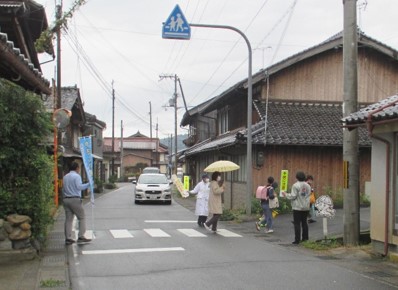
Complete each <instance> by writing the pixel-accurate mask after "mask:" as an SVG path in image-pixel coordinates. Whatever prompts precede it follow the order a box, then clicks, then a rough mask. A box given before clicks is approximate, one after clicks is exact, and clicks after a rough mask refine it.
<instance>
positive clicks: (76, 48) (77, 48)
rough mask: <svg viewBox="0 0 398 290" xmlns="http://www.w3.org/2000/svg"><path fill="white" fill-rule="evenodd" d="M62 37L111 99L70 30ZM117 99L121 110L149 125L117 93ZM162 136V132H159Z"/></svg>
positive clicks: (101, 78) (96, 71)
mask: <svg viewBox="0 0 398 290" xmlns="http://www.w3.org/2000/svg"><path fill="white" fill-rule="evenodd" d="M63 32H64V33H63V35H64V36H65V39H66V40H67V42H68V44H69V46H70V47H71V48H72V50H73V51H74V52H75V54H79V55H80V57H81V60H82V63H83V65H84V66H85V67H86V68H87V69H88V71H89V73H90V74H91V75H92V76H93V77H94V79H95V80H96V82H97V83H98V84H99V85H100V87H101V88H102V89H103V90H104V92H105V93H106V95H107V96H108V97H109V98H110V99H112V96H111V95H112V88H110V87H109V84H108V83H107V82H106V81H105V80H104V78H103V77H102V75H101V73H100V72H99V71H98V69H97V68H96V67H95V65H94V64H93V63H92V61H91V59H90V58H89V56H88V55H87V53H86V52H85V51H84V49H83V47H82V46H81V45H80V43H79V42H77V39H76V38H74V36H72V33H71V31H70V30H67V31H66V30H64V31H63ZM117 96H118V98H116V102H117V103H119V104H120V105H121V106H122V108H124V109H125V110H127V111H128V112H129V113H132V114H133V115H134V116H136V117H137V119H138V120H140V121H142V122H144V123H145V124H147V125H149V124H150V123H149V122H148V121H147V120H146V119H145V117H143V116H141V115H140V114H138V113H137V112H136V111H135V110H134V109H132V108H131V107H130V106H129V105H128V104H127V103H126V102H125V100H124V98H123V97H122V96H121V95H120V94H119V93H117ZM159 131H161V132H162V133H163V134H164V132H163V130H159Z"/></svg>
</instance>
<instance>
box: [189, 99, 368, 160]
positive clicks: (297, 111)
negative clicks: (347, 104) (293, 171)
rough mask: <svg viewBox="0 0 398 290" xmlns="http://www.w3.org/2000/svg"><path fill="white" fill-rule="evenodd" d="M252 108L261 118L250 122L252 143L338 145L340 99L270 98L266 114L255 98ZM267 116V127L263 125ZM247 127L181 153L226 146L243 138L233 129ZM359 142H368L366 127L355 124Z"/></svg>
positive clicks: (340, 128) (341, 140) (340, 114)
mask: <svg viewBox="0 0 398 290" xmlns="http://www.w3.org/2000/svg"><path fill="white" fill-rule="evenodd" d="M256 109H257V111H258V113H259V114H260V116H261V118H262V120H261V121H260V122H258V123H256V124H254V125H252V144H258V145H261V144H264V145H265V144H268V145H298V146H303V145H305V146H342V145H343V129H342V126H341V122H340V120H341V118H342V116H343V113H342V105H341V103H310V102H297V101H291V102H289V101H283V102H282V101H270V102H269V103H268V118H266V113H265V112H266V103H264V102H257V103H256ZM265 120H267V128H265V122H266V121H265ZM265 129H266V132H265ZM246 132H247V130H246V129H244V130H237V131H234V132H229V133H228V134H225V135H222V136H219V137H217V138H216V139H207V140H205V141H203V142H201V143H199V144H196V145H194V146H192V147H190V148H188V149H187V151H186V152H185V155H187V156H189V155H194V154H198V153H201V152H206V151H212V150H217V149H220V148H224V147H229V146H231V145H233V144H235V143H238V142H241V143H242V142H243V143H245V139H242V138H240V139H239V138H238V137H237V133H240V134H243V135H244V134H246ZM359 145H360V146H364V147H367V146H370V145H371V141H370V138H369V137H368V134H367V131H366V129H364V128H359Z"/></svg>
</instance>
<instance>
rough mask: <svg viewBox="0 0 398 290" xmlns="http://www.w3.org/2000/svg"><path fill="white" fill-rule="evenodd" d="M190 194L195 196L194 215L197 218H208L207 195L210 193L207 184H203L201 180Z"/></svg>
mask: <svg viewBox="0 0 398 290" xmlns="http://www.w3.org/2000/svg"><path fill="white" fill-rule="evenodd" d="M191 193H192V194H197V196H196V207H195V214H196V215H197V216H199V215H202V216H208V215H209V193H210V187H209V183H205V182H204V181H203V180H202V181H201V182H199V183H198V184H197V185H196V186H195V188H194V189H193V190H192V191H191Z"/></svg>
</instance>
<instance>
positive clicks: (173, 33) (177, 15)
mask: <svg viewBox="0 0 398 290" xmlns="http://www.w3.org/2000/svg"><path fill="white" fill-rule="evenodd" d="M162 38H170V39H190V38H191V27H190V26H189V23H188V21H187V20H186V19H185V16H184V14H183V13H182V11H181V8H180V6H178V4H177V5H176V7H174V10H173V11H172V12H171V14H170V16H169V18H167V20H166V22H164V23H163V28H162Z"/></svg>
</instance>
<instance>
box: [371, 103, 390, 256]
mask: <svg viewBox="0 0 398 290" xmlns="http://www.w3.org/2000/svg"><path fill="white" fill-rule="evenodd" d="M397 103H398V101H395V102H392V103H390V104H387V105H385V106H382V107H380V108H378V109H376V110H373V111H371V112H369V113H368V118H367V120H366V127H367V129H368V132H369V137H371V138H374V139H376V140H379V141H381V142H383V143H384V144H385V145H386V192H385V202H386V205H385V216H384V253H383V256H387V254H388V228H389V222H388V221H389V215H390V212H389V203H390V168H391V166H390V164H391V162H390V148H391V143H390V141H388V140H386V139H384V138H382V137H379V136H376V135H373V128H374V124H373V122H372V115H374V114H376V113H378V112H380V111H382V110H384V109H385V108H388V107H391V106H393V105H395V104H397Z"/></svg>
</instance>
